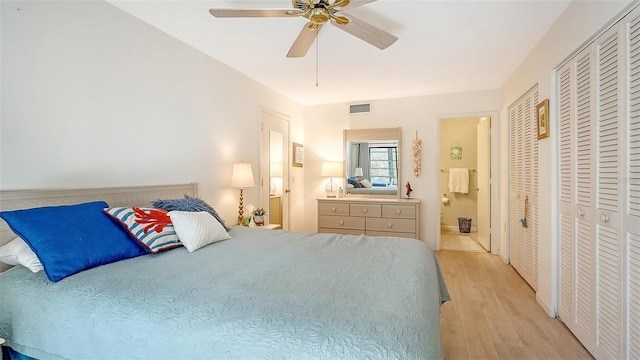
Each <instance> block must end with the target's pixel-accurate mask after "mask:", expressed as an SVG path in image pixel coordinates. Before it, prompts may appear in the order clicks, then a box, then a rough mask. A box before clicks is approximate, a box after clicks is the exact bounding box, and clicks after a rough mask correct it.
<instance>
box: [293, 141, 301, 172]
mask: <svg viewBox="0 0 640 360" xmlns="http://www.w3.org/2000/svg"><path fill="white" fill-rule="evenodd" d="M303 164H304V148H303V147H302V144H298V143H293V164H292V165H293V166H295V167H302V166H303Z"/></svg>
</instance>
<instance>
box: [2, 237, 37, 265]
mask: <svg viewBox="0 0 640 360" xmlns="http://www.w3.org/2000/svg"><path fill="white" fill-rule="evenodd" d="M0 261H1V262H3V263H5V264H8V265H22V266H24V267H26V268H28V269H29V270H31V271H32V272H34V273H36V272H38V271H42V270H43V269H44V268H43V267H42V263H40V260H39V259H38V257H37V256H36V254H34V253H33V251H31V248H30V247H29V245H27V243H26V242H24V240H22V239H21V238H19V237H17V238H15V239H13V240H11V241H9V242H8V243H6V244H4V245H2V246H1V247H0Z"/></svg>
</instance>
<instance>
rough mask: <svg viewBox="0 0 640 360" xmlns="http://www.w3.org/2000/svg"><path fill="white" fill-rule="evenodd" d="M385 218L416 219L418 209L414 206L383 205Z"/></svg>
mask: <svg viewBox="0 0 640 360" xmlns="http://www.w3.org/2000/svg"><path fill="white" fill-rule="evenodd" d="M382 217H383V218H396V219H415V218H416V207H415V206H413V205H387V204H385V205H382Z"/></svg>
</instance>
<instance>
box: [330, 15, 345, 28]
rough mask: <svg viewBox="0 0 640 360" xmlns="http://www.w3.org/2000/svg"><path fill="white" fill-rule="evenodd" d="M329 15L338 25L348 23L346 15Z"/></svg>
mask: <svg viewBox="0 0 640 360" xmlns="http://www.w3.org/2000/svg"><path fill="white" fill-rule="evenodd" d="M329 16H331V18H332V19H333V20H334V21H335V22H336V23H338V24H339V25H347V24H348V23H349V19H348V18H347V17H346V16H336V15H334V14H331V15H329Z"/></svg>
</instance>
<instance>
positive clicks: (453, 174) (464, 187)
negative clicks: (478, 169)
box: [449, 168, 469, 194]
mask: <svg viewBox="0 0 640 360" xmlns="http://www.w3.org/2000/svg"><path fill="white" fill-rule="evenodd" d="M449 191H450V192H456V193H461V194H467V193H469V169H467V168H451V169H449Z"/></svg>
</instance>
